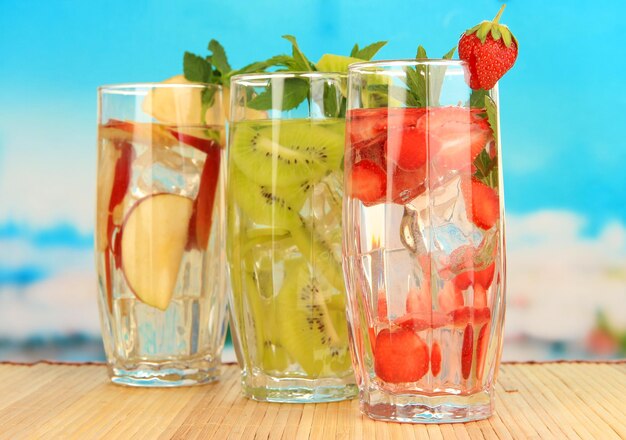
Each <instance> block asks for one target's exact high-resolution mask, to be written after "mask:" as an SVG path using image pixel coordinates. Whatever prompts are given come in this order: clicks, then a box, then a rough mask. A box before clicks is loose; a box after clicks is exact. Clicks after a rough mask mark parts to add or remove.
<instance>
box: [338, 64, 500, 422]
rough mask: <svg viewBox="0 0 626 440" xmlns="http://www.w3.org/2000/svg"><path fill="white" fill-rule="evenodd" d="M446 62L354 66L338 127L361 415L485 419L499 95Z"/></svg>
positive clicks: (493, 297)
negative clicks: (342, 130)
mask: <svg viewBox="0 0 626 440" xmlns="http://www.w3.org/2000/svg"><path fill="white" fill-rule="evenodd" d="M466 72H467V65H466V64H465V63H464V62H462V61H453V60H446V59H443V60H435V59H419V60H394V61H379V62H370V63H355V64H352V65H351V66H350V69H349V79H348V87H349V98H348V111H347V117H346V121H347V123H346V132H347V136H346V139H347V147H346V155H345V188H346V189H345V199H344V225H345V234H344V270H345V273H346V285H347V291H348V294H349V296H348V307H349V311H348V318H349V322H350V326H351V330H352V331H351V332H350V336H351V343H352V348H353V350H354V358H355V369H356V370H357V371H356V376H357V380H358V384H359V389H360V400H361V411H362V412H363V413H364V414H366V415H368V416H369V417H371V418H374V419H377V420H386V421H397V422H407V423H444V422H467V421H471V420H478V419H484V418H487V417H489V416H490V415H491V414H492V412H493V409H494V389H495V388H494V387H495V382H496V376H497V372H498V365H499V359H500V353H501V350H502V329H503V319H504V308H505V307H504V288H505V254H504V211H503V204H502V195H503V193H502V175H501V173H500V172H499V170H501V169H502V167H501V162H500V160H501V159H500V158H501V154H500V142H499V136H498V120H499V114H498V108H499V105H498V91H497V88H493V89H491V90H482V89H480V90H472V89H470V87H469V86H468V84H467V83H466Z"/></svg>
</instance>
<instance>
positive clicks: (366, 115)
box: [347, 107, 426, 147]
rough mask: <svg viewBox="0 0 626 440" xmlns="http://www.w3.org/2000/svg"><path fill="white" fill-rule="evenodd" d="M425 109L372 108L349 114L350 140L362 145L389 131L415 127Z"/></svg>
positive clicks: (348, 128) (353, 143)
mask: <svg viewBox="0 0 626 440" xmlns="http://www.w3.org/2000/svg"><path fill="white" fill-rule="evenodd" d="M425 111H426V109H424V108H386V107H384V108H370V109H357V110H351V111H350V112H348V118H347V120H348V124H347V130H348V139H350V142H351V144H352V145H353V147H354V145H357V146H358V145H362V143H364V142H365V143H367V142H369V141H371V140H372V139H373V138H376V137H377V136H379V135H381V134H384V135H385V136H386V134H387V132H388V131H393V130H401V129H403V128H408V127H414V126H415V124H416V123H417V120H418V119H419V117H420V116H421V115H423V114H424V112H425Z"/></svg>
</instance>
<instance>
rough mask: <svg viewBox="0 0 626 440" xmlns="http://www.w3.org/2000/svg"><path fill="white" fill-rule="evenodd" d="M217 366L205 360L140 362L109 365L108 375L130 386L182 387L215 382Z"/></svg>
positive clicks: (121, 383)
mask: <svg viewBox="0 0 626 440" xmlns="http://www.w3.org/2000/svg"><path fill="white" fill-rule="evenodd" d="M219 367H220V364H219V362H217V363H216V362H207V361H206V360H198V361H184V362H181V361H171V362H158V363H157V362H141V363H137V364H134V365H133V366H132V368H118V367H116V366H111V365H109V377H110V379H111V382H113V383H115V384H118V385H125V386H131V387H157V388H158V387H184V386H193V385H203V384H207V383H211V382H215V381H216V380H218V379H219V377H220V368H219Z"/></svg>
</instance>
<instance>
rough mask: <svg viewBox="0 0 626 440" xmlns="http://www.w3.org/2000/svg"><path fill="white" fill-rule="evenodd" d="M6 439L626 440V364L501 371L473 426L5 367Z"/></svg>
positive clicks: (0, 411)
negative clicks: (484, 414) (486, 410)
mask: <svg viewBox="0 0 626 440" xmlns="http://www.w3.org/2000/svg"><path fill="white" fill-rule="evenodd" d="M0 379H1V380H0V438H2V439H4V438H6V439H18V438H50V439H59V438H76V439H87V438H106V439H134V438H137V439H170V438H172V439H185V440H187V439H220V440H221V439H335V438H338V439H339V438H341V439H442V440H443V439H445V440H448V439H454V438H459V439H481V438H487V439H530V438H537V439H551V438H554V439H564V438H571V439H577V438H582V439H602V440H604V439H626V361H624V362H613V363H581V362H576V363H570V362H559V363H517V364H503V365H502V367H501V372H500V376H499V381H498V387H497V401H496V415H494V416H493V417H491V418H490V419H488V420H483V421H480V422H472V423H465V424H448V425H407V424H398V423H384V422H374V421H372V420H370V419H368V418H366V417H364V416H362V415H361V414H360V413H359V409H358V402H357V401H356V400H352V401H347V402H340V403H330V404H316V405H293V404H266V403H258V402H253V401H251V400H247V399H245V398H243V397H241V395H240V387H239V371H238V369H237V367H236V366H235V365H225V366H224V371H223V378H222V380H221V381H220V382H219V383H216V384H211V385H206V386H202V387H191V388H178V389H135V388H124V387H120V386H115V385H112V384H110V383H109V382H108V380H107V377H106V369H105V367H104V366H103V365H102V364H55V363H50V362H43V363H37V364H34V365H25V364H11V363H1V364H0Z"/></svg>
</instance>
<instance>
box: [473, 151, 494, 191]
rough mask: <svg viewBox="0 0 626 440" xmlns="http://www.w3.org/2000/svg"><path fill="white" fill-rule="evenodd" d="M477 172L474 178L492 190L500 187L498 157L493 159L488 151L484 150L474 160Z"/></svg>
mask: <svg viewBox="0 0 626 440" xmlns="http://www.w3.org/2000/svg"><path fill="white" fill-rule="evenodd" d="M474 167H476V172H475V173H474V177H475V178H476V179H478V180H480V181H481V182H483V183H484V184H485V185H487V186H488V187H490V188H497V187H498V157H497V156H496V157H493V158H492V157H491V156H490V155H489V153H487V151H485V150H482V151H481V152H480V154H479V155H478V156H476V159H474Z"/></svg>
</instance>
